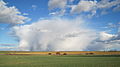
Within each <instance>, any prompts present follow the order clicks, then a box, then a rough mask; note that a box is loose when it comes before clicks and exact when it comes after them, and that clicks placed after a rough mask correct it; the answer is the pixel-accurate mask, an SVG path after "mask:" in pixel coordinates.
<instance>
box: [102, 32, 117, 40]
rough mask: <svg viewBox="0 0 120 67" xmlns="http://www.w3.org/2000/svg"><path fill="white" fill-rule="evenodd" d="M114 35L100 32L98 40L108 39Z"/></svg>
mask: <svg viewBox="0 0 120 67" xmlns="http://www.w3.org/2000/svg"><path fill="white" fill-rule="evenodd" d="M114 36H115V35H112V34H108V33H106V32H100V40H102V41H104V40H110V39H111V38H113V37H114Z"/></svg>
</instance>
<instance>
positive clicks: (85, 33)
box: [0, 0, 120, 51]
mask: <svg viewBox="0 0 120 67" xmlns="http://www.w3.org/2000/svg"><path fill="white" fill-rule="evenodd" d="M119 16H120V0H0V51H9V50H12V51H104V50H106V51H107V50H118V51H119V50H120V29H119V27H120V17H119Z"/></svg>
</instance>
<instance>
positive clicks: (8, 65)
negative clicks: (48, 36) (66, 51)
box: [0, 55, 120, 67]
mask: <svg viewBox="0 0 120 67" xmlns="http://www.w3.org/2000/svg"><path fill="white" fill-rule="evenodd" d="M0 67H120V56H95V55H94V56H92V55H91V56H90V55H87V56H86V55H65V56H55V55H51V56H49V55H0Z"/></svg>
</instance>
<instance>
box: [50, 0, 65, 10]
mask: <svg viewBox="0 0 120 67" xmlns="http://www.w3.org/2000/svg"><path fill="white" fill-rule="evenodd" d="M66 4H67V0H49V2H48V7H49V9H50V10H51V9H54V8H65V6H66Z"/></svg>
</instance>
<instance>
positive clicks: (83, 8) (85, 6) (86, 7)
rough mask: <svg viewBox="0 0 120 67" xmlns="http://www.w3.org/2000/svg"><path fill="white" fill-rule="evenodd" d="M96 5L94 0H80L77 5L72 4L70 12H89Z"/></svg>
mask: <svg viewBox="0 0 120 67" xmlns="http://www.w3.org/2000/svg"><path fill="white" fill-rule="evenodd" d="M95 6H96V1H80V2H79V3H78V5H73V6H72V9H71V13H81V12H90V11H91V10H93V9H94V7H95Z"/></svg>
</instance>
